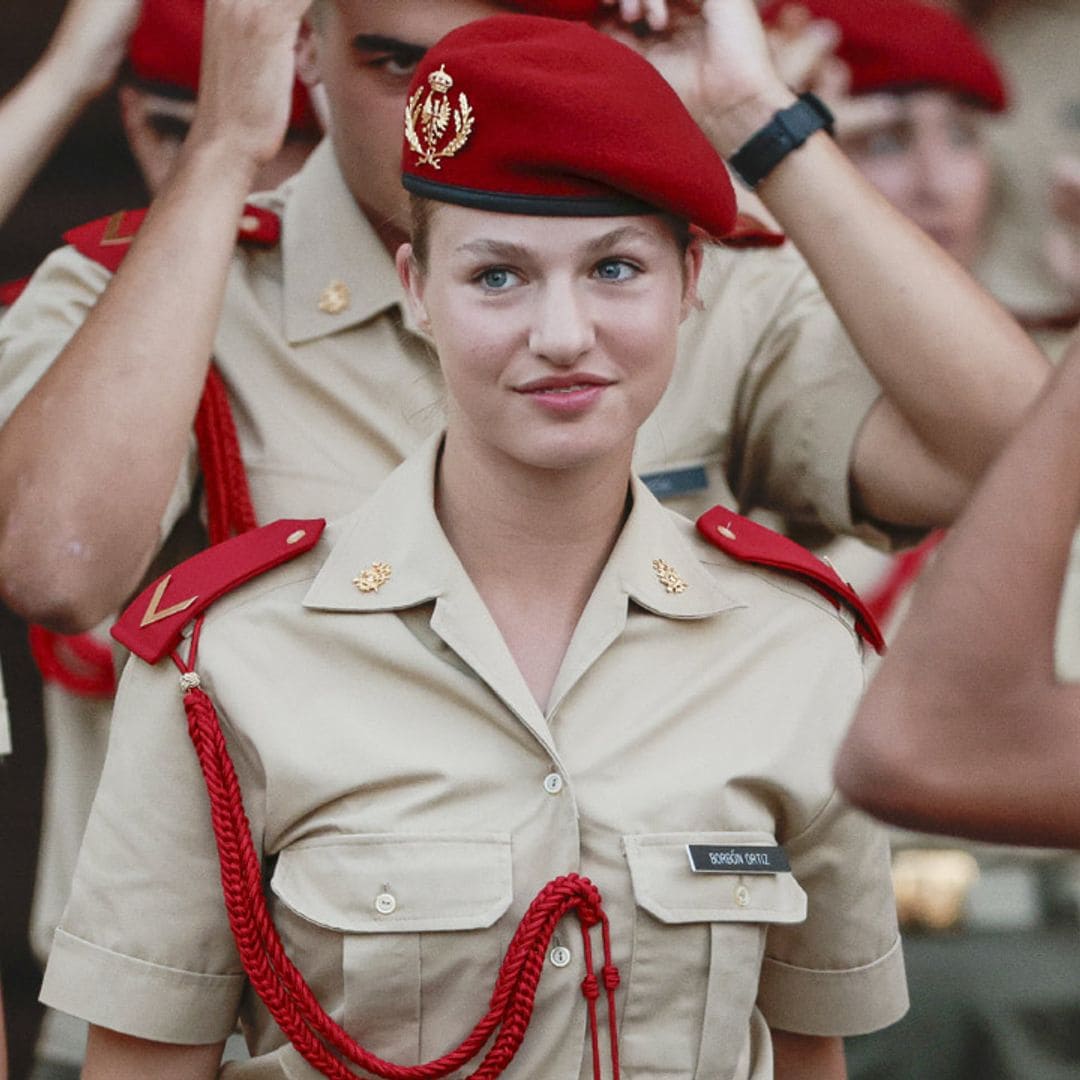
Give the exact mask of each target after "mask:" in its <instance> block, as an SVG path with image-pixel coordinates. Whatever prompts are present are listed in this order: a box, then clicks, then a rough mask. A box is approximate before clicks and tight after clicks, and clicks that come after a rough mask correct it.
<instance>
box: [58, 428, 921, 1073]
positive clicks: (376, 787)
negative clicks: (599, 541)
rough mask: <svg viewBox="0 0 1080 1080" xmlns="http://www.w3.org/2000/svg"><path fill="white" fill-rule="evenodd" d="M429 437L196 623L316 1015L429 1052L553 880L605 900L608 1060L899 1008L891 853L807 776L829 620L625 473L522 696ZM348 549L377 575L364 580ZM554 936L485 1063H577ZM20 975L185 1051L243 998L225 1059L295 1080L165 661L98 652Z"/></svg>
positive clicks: (225, 1026)
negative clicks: (442, 489)
mask: <svg viewBox="0 0 1080 1080" xmlns="http://www.w3.org/2000/svg"><path fill="white" fill-rule="evenodd" d="M436 450H437V439H436V440H433V441H432V442H430V443H428V444H427V445H426V446H425V447H424V448H422V449H421V451H420V452H419V453H417V454H416V455H414V456H413V457H411V458H410V459H409V460H408V461H407V462H406V463H405V464H404V465H403V466H402V467H401V468H400V469H399V470H397V471H395V472H394V473H393V475H392V476H391V477H390V478H389V479H388V480H387V481H386V483H385V484H384V485H382V486H381V487H380V488H379V490H378V491H377V492H376V494H375V495H374V497H373V498H372V500H371V501H369V502H368V503H367V504H365V506H364V507H363V508H361V510H360V511H358V512H356V513H355V514H354V515H352V516H351V517H349V518H346V519H344V520H343V521H342V522H341V523H340V524H338V525H337V526H334V527H332V528H331V530H330V531H329V532H328V535H327V538H324V539H323V540H322V541H320V543H319V545H318V546H317V547H316V548H315V549H314V550H313V551H312V552H310V553H308V554H307V555H304V556H301V557H300V558H299V559H297V560H296V561H295V562H293V563H290V564H288V565H286V566H284V567H280V568H279V569H278V570H276V571H273V572H271V573H270V574H267V575H265V576H264V577H263V578H261V579H258V580H257V581H255V582H252V583H250V584H249V585H248V586H246V587H244V588H242V589H240V590H239V591H237V592H236V593H233V594H231V595H230V596H229V597H227V598H225V599H224V600H223V601H222V602H220V604H219V605H218V606H217V607H216V608H215V610H214V611H212V612H211V615H210V617H209V618H208V620H207V622H206V624H205V626H204V628H203V631H202V635H201V642H200V645H199V657H200V659H199V661H198V663H197V665H196V667H197V670H198V671H199V674H200V677H201V678H202V682H203V686H204V688H206V690H207V692H208V693H209V694H210V695H211V696H212V697H213V699H214V700H215V701H216V703H217V707H218V710H219V712H220V715H221V719H222V723H223V726H224V730H225V733H226V737H227V739H228V742H229V745H230V748H231V752H232V755H233V758H234V761H235V762H236V767H237V770H238V775H239V778H240V785H241V789H242V791H243V794H244V800H245V806H246V808H247V811H248V814H249V816H250V818H251V822H252V828H253V834H254V836H255V842H256V845H257V848H258V849H259V850H260V851H261V852H262V853H263V855H264V858H265V861H266V868H267V870H266V872H267V876H268V879H269V886H268V894H269V898H270V904H271V908H272V912H273V917H274V919H275V922H276V924H277V926H278V927H279V928H280V931H281V934H282V937H283V940H284V942H285V945H286V948H287V950H288V951H289V953H290V955H291V956H292V958H293V960H294V961H295V962H296V963H297V965H298V966H299V968H300V969H301V970H302V971H303V972H304V974H305V975H306V977H307V979H308V981H309V982H310V984H311V986H312V988H313V990H314V992H315V993H316V995H317V996H318V998H319V1000H320V1001H321V1002H322V1003H323V1005H324V1007H325V1008H326V1009H327V1010H328V1011H329V1012H330V1013H331V1014H332V1015H333V1016H334V1017H335V1018H337V1019H338V1020H339V1021H340V1022H342V1023H343V1024H344V1025H345V1027H346V1029H347V1030H349V1031H350V1033H351V1034H352V1035H353V1036H354V1037H355V1038H356V1039H358V1040H359V1041H360V1043H361V1044H363V1045H365V1046H366V1047H367V1048H368V1049H369V1050H371V1051H372V1052H374V1053H376V1054H378V1055H379V1056H381V1057H383V1058H386V1059H389V1060H393V1061H395V1062H398V1063H401V1064H415V1063H418V1062H421V1061H426V1060H430V1059H432V1058H435V1057H439V1056H441V1055H442V1054H444V1053H446V1052H447V1051H449V1050H451V1049H452V1048H453V1047H455V1046H456V1045H457V1044H458V1042H460V1040H461V1039H462V1038H463V1037H464V1036H465V1035H466V1034H467V1032H468V1030H469V1028H470V1027H471V1026H472V1024H473V1023H474V1022H475V1021H476V1020H477V1019H479V1018H480V1016H482V1015H483V1013H484V1012H485V1011H486V1003H487V998H488V995H489V994H490V992H491V988H492V986H493V984H494V981H495V977H496V973H497V970H498V967H499V962H500V959H501V957H502V955H503V954H504V952H505V950H506V947H507V944H508V942H509V940H510V937H511V935H512V933H513V931H514V929H515V927H516V926H517V924H518V922H519V920H520V919H521V917H522V914H523V913H524V910H525V908H526V906H527V905H528V903H529V901H530V900H531V899H532V898H533V897H534V896H535V895H536V893H537V892H538V891H539V890H540V889H541V887H542V886H543V885H544V884H545V882H547V881H549V880H550V879H552V878H554V877H556V876H558V875H561V874H566V873H569V872H577V873H580V874H583V875H586V876H587V877H589V878H590V879H591V880H592V881H593V882H594V883H595V884H596V885H597V887H598V888H599V889H600V891H601V893H602V894H603V897H604V904H605V908H606V910H607V913H608V915H609V918H610V920H611V932H612V940H613V952H614V959H615V962H616V963H617V964H618V966H619V968H620V970H621V972H622V984H621V986H620V989H619V990H618V993H617V1007H618V1012H619V1015H620V1022H621V1032H620V1053H621V1057H622V1061H623V1068H624V1070H625V1072H626V1074H627V1075H628V1076H664V1077H668V1078H672V1080H675V1078H681V1077H686V1078H689V1077H709V1078H716V1077H733V1078H738V1080H749V1078H753V1080H764V1078H766V1077H769V1076H771V1075H772V1067H771V1049H770V1043H769V1038H768V1031H767V1027H766V1025H772V1026H775V1027H779V1028H783V1029H786V1030H791V1031H795V1032H802V1033H807V1034H815V1035H843V1034H853V1033H859V1032H866V1031H869V1030H872V1029H874V1028H877V1027H880V1026H884V1025H885V1024H888V1023H891V1022H892V1021H893V1020H895V1019H897V1018H898V1017H899V1016H900V1015H901V1014H902V1012H903V1011H904V1008H905V1006H906V991H905V987H904V977H903V966H902V963H903V962H902V956H901V951H900V944H899V940H898V935H897V927H896V918H895V911H894V905H893V898H892V891H891V880H890V873H889V864H888V852H887V845H886V843H885V840H884V838H883V836H882V834H881V832H880V831H879V830H878V828H877V827H876V826H875V825H873V824H872V823H871V822H870V821H869V820H868V819H867V818H865V817H863V816H862V815H860V814H857V813H856V812H854V811H852V810H850V809H849V808H847V807H846V806H845V805H844V804H843V803H842V802H841V801H840V800H839V798H838V797H837V795H836V793H835V791H834V789H833V786H832V780H831V762H832V758H833V754H834V752H835V750H836V748H837V746H838V743H839V740H840V738H841V737H842V734H843V731H844V729H845V727H846V724H847V721H848V718H849V715H850V712H851V710H852V708H853V707H854V704H855V702H856V700H857V698H858V695H859V693H860V691H861V689H862V685H863V675H862V666H861V655H860V649H859V646H858V644H857V639H856V638H855V636H854V634H853V632H852V630H851V628H850V625H849V623H848V621H847V620H845V619H844V618H843V617H841V615H839V614H838V613H837V612H835V611H834V610H833V609H832V608H831V607H829V605H828V604H827V602H826V601H824V600H823V599H821V598H820V597H818V596H817V594H815V593H812V592H811V591H810V590H809V589H806V588H805V587H803V586H802V585H801V584H799V583H798V582H796V581H794V580H791V579H788V578H784V577H780V576H778V575H774V574H772V573H770V572H767V571H758V570H754V569H749V568H747V567H744V566H742V565H739V564H735V563H733V562H732V561H731V560H729V559H728V557H727V556H725V555H723V554H722V553H720V552H718V551H717V550H716V549H714V548H712V547H711V545H708V544H706V543H705V541H703V540H702V539H701V538H700V537H698V536H697V534H696V532H695V531H694V529H693V526H692V525H691V524H690V523H689V522H688V521H686V520H685V519H683V518H681V517H678V516H677V515H674V514H672V513H671V512H669V511H666V510H665V509H663V508H662V507H661V506H660V505H659V504H658V503H657V502H656V501H655V499H654V498H653V497H652V496H651V495H650V494H649V493H648V491H647V489H645V488H644V486H643V485H640V484H639V483H635V486H634V489H633V509H632V512H631V514H630V516H629V518H628V521H627V523H626V525H625V526H624V529H623V532H622V534H621V536H620V538H619V540H618V542H617V544H616V547H615V549H614V551H613V553H612V555H611V557H610V560H609V563H608V565H607V567H606V568H605V569H604V571H603V572H602V574H601V577H600V579H599V581H598V583H597V585H596V588H595V590H594V593H593V595H592V597H591V599H590V600H589V602H588V605H587V607H586V610H585V611H584V613H583V615H582V618H581V620H580V623H579V625H578V627H577V630H576V632H575V634H574V636H573V639H572V641H571V643H570V646H569V649H568V652H567V654H566V657H565V659H564V662H563V665H562V669H561V671H560V673H559V675H558V676H557V679H556V683H555V686H554V688H553V692H552V697H551V701H550V703H549V706H548V708H547V710H546V712H544V711H541V710H540V708H539V707H538V706H537V704H536V702H535V700H534V699H533V698H532V696H531V695H530V693H529V691H528V689H527V687H526V685H525V683H524V680H523V678H522V676H521V674H520V672H519V670H518V669H517V667H516V665H515V664H514V662H513V659H512V657H511V656H510V653H509V651H508V649H507V648H506V645H505V643H504V642H503V639H502V637H501V636H500V634H499V632H498V630H497V628H496V626H495V624H494V622H493V621H492V620H491V618H490V616H489V615H488V613H487V610H486V608H485V606H484V604H483V601H482V600H481V598H480V597H479V595H478V594H477V592H476V591H475V588H474V587H473V586H472V584H471V582H470V581H469V579H468V577H467V575H466V574H465V572H464V570H463V568H462V566H461V564H460V563H459V561H458V560H457V557H456V555H455V553H454V551H453V549H452V548H451V547H450V546H449V543H448V542H447V540H446V538H445V535H444V534H443V533H442V530H441V528H440V526H439V524H438V519H437V518H436V517H435V514H434V510H433V507H432V493H433V490H434V473H435V460H436ZM658 558H661V559H663V561H664V562H666V563H667V564H668V566H669V567H670V568H672V569H673V570H674V571H675V573H676V574H677V575H678V576H679V578H680V580H681V581H682V582H683V583H684V584H685V585H686V588H685V590H684V591H682V592H677V593H670V592H668V591H667V590H666V588H665V585H664V583H663V581H661V579H660V576H659V575H658V573H657V570H656V568H654V566H653V563H654V561H655V560H656V559H658ZM375 562H382V563H385V564H387V565H389V567H390V569H391V573H390V576H389V578H388V579H386V580H385V583H384V584H383V585H382V586H381V587H380V588H378V590H377V591H374V592H366V593H362V592H360V591H358V590H357V589H356V588H355V587H354V585H353V579H354V578H355V577H356V576H357V574H358V572H359V571H361V570H362V569H364V568H366V567H369V566H371V564H373V563H375ZM689 844H702V845H713V846H716V847H719V848H722V849H728V848H730V849H733V850H738V847H739V846H740V845H760V846H764V847H774V846H775V845H782V846H783V848H784V850H785V852H786V854H787V857H788V859H789V860H790V865H791V872H790V873H779V872H777V873H772V874H763V875H749V874H743V873H741V872H739V873H694V872H692V870H691V867H690V862H689V858H688V854H687V846H688V845H689ZM553 945H554V947H555V948H559V949H561V950H563V951H562V954H561V955H560V956H558V957H556V956H555V955H554V953H552V954H549V960H548V962H546V963H545V965H544V971H543V975H542V976H541V980H540V986H539V993H538V998H537V1006H536V1012H535V1014H534V1019H533V1022H532V1026H531V1027H530V1029H529V1032H528V1034H527V1035H526V1038H525V1041H524V1044H523V1046H522V1048H521V1051H520V1053H519V1056H518V1058H517V1059H516V1060H515V1061H514V1063H513V1065H512V1066H511V1067H510V1068H509V1069H508V1070H507V1072H506V1074H505V1075H506V1076H507V1077H511V1078H513V1077H536V1076H544V1077H551V1078H552V1080H559V1078H566V1080H571V1078H577V1077H579V1076H581V1077H587V1076H591V1075H592V1068H591V1057H590V1052H589V1045H588V1038H587V1025H586V1012H585V1003H584V1000H583V998H582V995H581V992H580V984H581V980H582V978H583V976H584V974H585V969H584V967H583V959H582V948H581V940H580V937H579V936H578V935H577V933H576V932H575V929H574V926H573V924H572V923H571V922H567V923H564V924H562V925H561V926H560V928H559V929H558V930H557V931H556V938H555V940H554V942H553ZM43 998H44V1000H45V1001H46V1002H47V1003H48V1004H50V1005H52V1006H54V1007H56V1008H59V1009H62V1010H64V1011H68V1012H73V1013H75V1014H76V1015H80V1016H82V1017H84V1018H86V1019H88V1020H90V1021H91V1022H93V1023H97V1024H102V1025H104V1026H107V1027H110V1028H114V1029H117V1030H120V1031H126V1032H129V1033H133V1034H138V1035H141V1036H143V1037H145V1038H149V1039H158V1040H163V1041H175V1042H181V1043H198V1042H207V1041H214V1040H217V1039H221V1038H223V1037H224V1036H225V1035H226V1034H227V1033H228V1032H229V1031H230V1029H231V1027H232V1025H233V1022H234V1020H235V1017H236V1014H237V1011H238V1010H239V1011H240V1012H241V1014H242V1015H243V1017H244V1019H245V1021H246V1026H245V1030H246V1031H247V1034H248V1039H249V1043H250V1046H251V1050H252V1053H253V1055H254V1058H253V1060H252V1061H251V1062H249V1063H246V1064H236V1065H230V1066H229V1070H230V1071H229V1072H227V1073H226V1075H227V1076H230V1077H236V1078H237V1080H240V1078H243V1077H246V1076H251V1077H252V1078H255V1077H269V1076H287V1077H303V1078H314V1077H316V1076H317V1074H316V1073H315V1072H314V1071H313V1070H311V1069H310V1068H309V1067H308V1066H306V1065H305V1064H304V1063H303V1062H302V1060H301V1059H300V1058H299V1056H298V1055H297V1053H296V1051H294V1050H292V1049H291V1048H289V1047H287V1046H283V1045H282V1043H283V1037H282V1036H281V1035H280V1033H279V1032H278V1031H277V1030H276V1029H275V1028H274V1026H273V1024H272V1023H271V1022H270V1021H269V1020H268V1018H267V1015H266V1013H265V1011H264V1010H263V1009H262V1008H261V1007H260V1006H259V1005H258V1004H256V1003H255V1002H254V1001H252V1000H251V996H250V992H249V991H248V990H247V988H246V984H245V980H244V978H243V976H242V974H241V973H240V967H239V964H238V959H237V955H236V951H235V948H234V946H233V942H232V938H231V936H230V932H229V927H228V922H227V919H226V916H225V913H224V909H223V904H222V899H221V894H220V885H219V883H218V881H217V870H216V858H215V852H214V847H213V839H212V832H211V828H210V822H209V816H208V810H207V806H206V797H205V793H204V791H203V783H202V778H201V776H200V774H199V771H198V767H197V764H196V762H195V758H194V755H193V752H192V749H191V747H190V745H189V744H188V743H187V734H186V724H185V719H184V715H183V709H182V706H181V697H180V692H179V690H178V685H177V676H176V670H175V668H174V667H173V665H172V664H171V663H170V662H169V661H165V662H163V663H162V664H160V665H158V666H157V667H155V668H151V667H149V666H147V665H145V664H144V663H142V662H141V661H138V660H133V661H132V662H131V664H130V665H129V667H128V669H127V671H126V673H125V676H124V681H123V684H122V687H121V691H120V695H119V697H118V700H117V709H116V713H115V716H114V721H113V731H112V736H111V740H110V746H109V755H108V760H107V763H106V768H105V773H104V776H103V780H102V784H101V786H100V788H99V790H98V796H97V799H96V802H95V805H94V809H93V812H92V815H91V820H90V824H89V827H88V829H87V834H86V840H85V842H84V846H83V851H82V854H81V856H80V863H79V868H78V872H77V874H76V880H75V885H74V889H73V897H72V901H71V903H70V905H69V907H68V911H67V912H66V914H65V917H64V920H63V923H62V925H61V928H60V930H59V932H58V935H57V939H56V944H55V946H54V949H53V953H52V956H51V958H50V962H49V968H48V974H47V977H46V981H45V986H44V990H43ZM601 1012H603V1010H601Z"/></svg>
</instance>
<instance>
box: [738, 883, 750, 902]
mask: <svg viewBox="0 0 1080 1080" xmlns="http://www.w3.org/2000/svg"><path fill="white" fill-rule="evenodd" d="M735 903H736V904H738V905H739V907H749V906H750V890H749V889H748V888H747V887H746V886H745V885H740V886H739V887H738V888H737V889H736V890H735Z"/></svg>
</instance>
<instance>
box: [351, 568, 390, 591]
mask: <svg viewBox="0 0 1080 1080" xmlns="http://www.w3.org/2000/svg"><path fill="white" fill-rule="evenodd" d="M393 573H394V570H393V567H391V566H390V564H389V563H384V562H376V563H372V564H371V565H370V566H369V567H368V568H367V569H366V570H362V571H361V572H360V573H359V574H358V575H357V576H356V577H354V578H353V584H354V585H355V586H356V587H357V588H358V589H359V590H360V591H361V592H362V593H369V592H378V591H379V590H380V589H381V588H382V587H383V586H384V585H385V584H386V583H387V582H388V581H389V580H390V577H391V575H392V574H393Z"/></svg>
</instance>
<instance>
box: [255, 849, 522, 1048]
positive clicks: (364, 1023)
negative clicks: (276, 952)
mask: <svg viewBox="0 0 1080 1080" xmlns="http://www.w3.org/2000/svg"><path fill="white" fill-rule="evenodd" d="M271 889H272V890H273V892H274V894H275V895H276V896H277V898H278V899H279V900H280V901H281V902H282V903H284V904H285V906H286V907H287V908H289V909H290V911H291V912H293V913H294V914H295V915H296V916H299V922H298V923H297V920H288V922H292V923H297V926H296V927H295V928H294V930H293V933H294V934H295V935H296V937H297V939H298V940H296V942H295V944H294V946H293V948H294V949H295V950H296V959H297V960H298V961H299V966H300V967H301V969H302V970H303V969H304V968H305V956H304V953H305V951H311V952H317V951H319V950H320V949H321V950H323V951H324V953H325V952H330V950H328V949H327V948H326V946H327V944H328V942H326V940H325V933H323V932H325V931H330V932H331V933H332V934H336V935H339V937H340V941H341V953H340V957H341V976H342V979H341V983H340V984H339V985H341V986H342V987H343V998H344V1000H343V1009H342V1017H343V1025H344V1027H345V1029H346V1030H347V1031H348V1032H349V1033H350V1034H351V1035H352V1036H353V1037H354V1038H355V1039H357V1040H358V1041H359V1042H360V1043H361V1044H362V1045H363V1046H365V1047H366V1048H367V1049H368V1050H371V1051H372V1052H373V1053H375V1054H378V1055H379V1056H380V1057H383V1058H386V1059H388V1060H390V1061H393V1062H395V1063H396V1064H400V1065H414V1064H417V1063H419V1062H420V1061H421V1060H426V1059H428V1058H432V1057H438V1056H440V1055H441V1054H443V1053H445V1052H446V1051H447V1050H449V1049H451V1048H452V1047H454V1046H456V1045H457V1044H458V1043H459V1042H460V1041H461V1039H462V1038H463V1037H464V1036H465V1035H466V1034H468V1032H469V1030H470V1028H471V1027H472V1025H473V1024H474V1023H475V1022H476V1020H477V1019H479V1018H480V1016H482V1015H483V1013H484V1012H485V1011H486V1008H487V1002H488V998H489V996H490V994H491V988H492V986H493V985H494V981H495V976H496V974H497V972H498V969H499V963H500V961H501V959H502V952H503V949H504V948H505V946H506V944H507V942H506V940H504V936H508V935H504V934H503V932H502V931H501V930H497V929H496V928H495V924H496V923H497V922H498V920H499V919H500V917H501V916H502V915H503V914H505V912H506V911H507V909H508V908H509V907H510V902H511V899H512V896H513V873H512V865H511V849H510V838H509V836H508V835H502V834H492V835H486V836H467V837H466V836H460V837H459V836H453V835H444V834H438V835H434V834H431V835H428V834H424V835H406V836H402V835H362V836H340V837H331V838H327V839H326V840H318V841H313V842H308V843H302V844H297V845H294V846H291V847H288V848H286V849H284V850H283V851H282V852H281V854H280V856H279V857H278V862H277V866H276V867H275V869H274V876H273V879H272V881H271ZM281 922H282V931H283V935H284V932H285V926H286V920H281ZM304 924H307V925H308V929H309V930H310V931H311V933H308V934H305V932H304ZM320 931H322V932H320ZM305 940H307V942H308V950H305V948H304V941H305ZM320 942H321V944H320ZM287 944H288V942H287ZM331 955H333V953H332V952H331ZM318 962H319V961H318V960H317V959H316V958H315V957H312V959H311V965H312V966H317V965H318ZM331 981H333V980H328V982H331ZM313 985H314V984H313ZM324 1004H325V1005H326V1006H327V1008H328V1009H332V1008H333V1007H334V1005H335V1003H334V1002H325V1003H324Z"/></svg>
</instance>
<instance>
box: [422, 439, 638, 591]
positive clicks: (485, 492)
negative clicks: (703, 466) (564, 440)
mask: <svg viewBox="0 0 1080 1080" xmlns="http://www.w3.org/2000/svg"><path fill="white" fill-rule="evenodd" d="M631 452H632V446H630V447H627V448H625V450H623V451H620V452H619V453H618V454H617V455H612V456H611V457H608V458H604V459H603V460H600V461H596V462H591V463H589V464H587V465H583V466H578V467H575V468H572V469H543V468H534V467H531V466H528V465H523V464H521V463H520V462H515V461H511V460H509V459H507V458H506V457H504V456H499V455H497V454H495V453H478V452H476V451H475V450H474V449H473V447H472V446H471V445H470V441H469V440H468V439H467V438H466V437H462V438H458V437H456V436H455V433H454V432H453V431H450V432H448V433H447V437H446V443H445V445H444V448H443V454H442V458H441V461H440V466H439V480H438V494H437V499H436V506H437V510H438V515H439V520H440V522H441V523H442V526H443V529H444V530H445V532H446V535H447V537H448V538H449V540H450V543H451V545H452V546H453V548H454V550H455V551H456V552H457V555H458V558H460V559H461V561H462V564H463V565H464V566H465V568H466V570H468V572H469V575H470V577H472V578H473V581H474V582H475V583H477V584H478V585H480V584H481V583H483V582H491V583H494V582H496V581H497V580H498V579H500V578H502V579H505V580H507V581H508V582H511V583H514V584H515V585H522V584H524V583H525V582H529V581H538V582H544V583H545V585H547V586H550V585H551V582H552V572H553V571H555V570H557V571H558V575H557V576H558V577H559V578H560V579H561V580H562V581H564V582H565V581H568V580H570V579H571V578H579V579H581V584H582V586H586V585H587V589H588V591H591V590H592V586H593V585H594V584H595V583H596V578H597V577H598V576H599V573H600V571H601V570H602V569H603V566H604V563H605V562H606V561H607V557H608V555H609V554H610V553H611V549H612V547H614V544H615V541H616V539H617V538H618V535H619V531H620V530H621V528H622V524H623V519H624V517H625V512H626V497H627V491H628V484H629V479H630V455H631ZM586 578H587V579H589V580H588V581H587V582H586V581H585V579H586Z"/></svg>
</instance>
